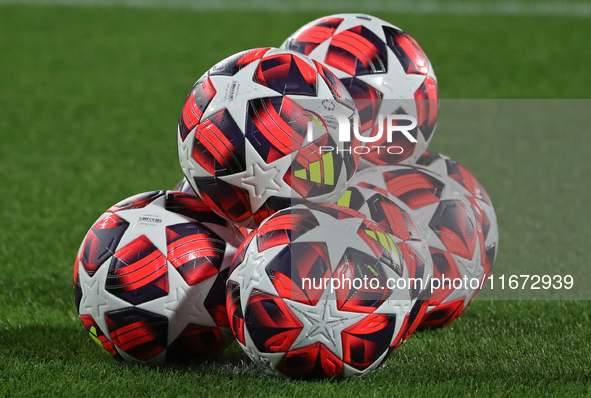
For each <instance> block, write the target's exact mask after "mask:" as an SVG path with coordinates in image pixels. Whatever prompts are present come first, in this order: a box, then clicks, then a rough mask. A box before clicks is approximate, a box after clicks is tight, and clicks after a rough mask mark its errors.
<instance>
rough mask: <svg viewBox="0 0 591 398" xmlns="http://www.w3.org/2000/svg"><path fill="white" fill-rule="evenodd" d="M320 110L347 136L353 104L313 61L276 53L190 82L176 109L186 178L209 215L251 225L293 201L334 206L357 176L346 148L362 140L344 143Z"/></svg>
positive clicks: (225, 64) (229, 63)
mask: <svg viewBox="0 0 591 398" xmlns="http://www.w3.org/2000/svg"><path fill="white" fill-rule="evenodd" d="M326 112H333V113H338V114H341V115H343V116H344V117H345V120H346V123H347V124H349V125H348V126H347V131H350V130H351V126H350V125H351V124H352V123H353V121H354V115H355V114H356V109H355V104H354V102H353V100H352V98H351V97H350V95H349V93H348V91H347V90H346V89H345V87H344V86H343V84H342V83H341V82H340V81H339V80H338V79H337V78H336V77H335V76H334V75H333V74H332V73H331V72H330V71H329V70H328V69H327V68H326V67H325V66H323V65H322V64H320V63H319V62H317V61H312V60H310V59H309V58H308V57H306V56H304V55H301V54H299V53H296V52H293V51H289V50H279V49H272V48H257V49H253V50H249V51H244V52H241V53H238V54H235V55H233V56H231V57H228V58H226V59H225V60H223V61H221V62H220V63H218V64H217V65H215V66H214V67H212V68H211V69H210V70H209V71H208V72H207V73H205V74H204V75H203V76H202V77H201V78H200V79H199V80H198V81H197V83H195V85H194V87H193V89H192V90H191V92H190V93H189V95H188V97H187V100H186V102H185V105H184V107H183V110H182V112H181V117H180V120H179V127H178V148H179V159H180V163H181V166H182V168H183V172H184V174H185V176H186V178H187V181H188V182H189V184H190V185H191V187H192V188H193V190H194V191H195V192H196V194H197V195H198V196H199V197H201V199H203V201H204V202H205V203H206V204H207V205H208V206H210V207H211V208H212V209H213V210H214V211H216V212H217V213H218V214H220V215H221V216H223V217H225V218H227V219H228V220H230V221H232V222H234V223H236V224H240V225H241V226H244V227H249V228H254V227H256V226H257V225H258V224H260V223H261V222H262V221H263V220H264V219H265V218H267V217H269V216H270V215H272V214H274V213H275V212H276V211H277V210H280V209H283V208H286V207H289V206H291V205H292V204H297V203H301V202H310V201H312V202H331V201H332V202H334V201H336V200H337V199H338V198H339V197H340V196H341V194H342V193H343V191H344V190H345V189H346V188H347V186H348V182H349V180H350V179H351V177H352V176H353V174H354V173H355V171H356V170H357V164H358V161H359V155H356V154H355V153H353V152H351V151H350V150H348V149H349V147H350V146H358V143H356V141H355V137H353V139H352V140H351V141H350V142H341V141H340V140H339V127H338V126H337V125H336V124H335V123H331V122H330V120H331V117H330V116H324V117H323V116H322V114H323V113H326ZM333 119H334V117H333ZM314 122H315V123H314ZM310 123H312V124H310ZM309 125H311V126H312V127H313V128H309ZM314 126H317V127H314ZM321 146H323V147H331V148H334V150H333V151H328V152H321V151H320V150H319V147H321Z"/></svg>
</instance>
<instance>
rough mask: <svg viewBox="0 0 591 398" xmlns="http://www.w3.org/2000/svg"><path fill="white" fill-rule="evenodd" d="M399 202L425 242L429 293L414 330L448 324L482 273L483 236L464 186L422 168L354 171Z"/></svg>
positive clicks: (475, 288) (476, 286)
mask: <svg viewBox="0 0 591 398" xmlns="http://www.w3.org/2000/svg"><path fill="white" fill-rule="evenodd" d="M356 181H364V182H365V184H366V186H370V185H371V186H374V187H375V188H374V189H376V190H379V191H382V192H387V193H388V194H389V195H392V196H394V197H395V198H397V199H399V200H400V201H402V202H403V203H404V204H405V205H406V206H407V207H408V209H409V212H410V215H411V217H412V219H413V221H414V222H415V224H416V225H417V227H418V228H419V230H420V232H421V235H422V236H423V237H424V238H425V240H426V242H427V244H428V245H429V251H430V253H431V258H432V260H433V279H432V281H431V291H432V294H431V298H430V301H429V306H428V308H427V311H426V314H425V317H424V318H423V319H422V321H421V323H420V325H419V329H425V328H435V327H443V326H447V325H449V324H450V323H451V322H452V321H453V320H455V319H456V318H457V317H458V316H460V314H461V313H462V312H463V311H464V310H465V309H466V307H467V306H468V304H470V302H471V301H472V299H473V298H474V296H475V295H476V293H478V291H479V290H480V288H481V287H482V284H483V283H484V281H485V278H486V277H488V275H485V268H484V266H483V264H485V263H486V261H485V260H484V256H485V253H484V251H483V244H482V243H481V242H482V241H483V235H482V233H481V232H480V228H481V225H480V224H479V223H478V221H477V216H476V214H475V212H474V209H473V207H472V204H471V203H470V200H468V198H467V196H466V190H465V189H464V188H463V187H462V186H461V185H459V184H458V183H456V182H455V181H454V180H453V179H452V178H450V177H447V176H442V175H439V174H437V173H434V172H432V171H430V170H427V169H425V168H422V167H415V166H404V165H396V166H376V167H373V168H370V169H367V170H364V171H362V172H360V173H358V175H357V176H356Z"/></svg>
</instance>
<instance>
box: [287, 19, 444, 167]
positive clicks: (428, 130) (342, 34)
mask: <svg viewBox="0 0 591 398" xmlns="http://www.w3.org/2000/svg"><path fill="white" fill-rule="evenodd" d="M281 48H286V49H290V50H294V51H298V52H300V53H302V54H305V55H307V56H309V57H310V58H311V59H313V60H316V61H319V62H322V63H323V64H324V65H326V67H327V68H328V69H330V70H331V72H333V73H334V74H335V75H336V76H337V77H338V78H339V79H340V80H341V82H342V83H343V84H344V85H345V87H346V88H347V89H348V90H349V92H350V94H351V96H352V97H353V99H354V100H355V103H356V106H357V109H358V110H359V117H360V122H361V130H362V133H363V134H364V135H365V136H367V137H374V138H376V140H375V141H372V142H371V143H367V145H366V147H367V148H366V149H367V152H363V153H364V154H363V156H362V158H361V161H360V168H366V167H370V166H372V165H388V164H397V163H408V164H412V163H413V162H415V161H416V160H417V159H418V158H419V156H421V154H422V153H423V151H425V150H426V149H427V146H428V145H429V142H430V141H431V139H432V137H433V133H434V131H435V128H436V126H437V118H438V113H439V95H438V89H437V78H436V77H435V73H434V72H433V67H432V66H431V63H430V62H429V59H428V58H427V56H426V55H425V53H424V52H423V50H422V49H421V47H420V46H419V45H418V44H417V42H416V41H415V40H414V39H413V38H412V37H411V36H410V35H408V34H407V33H406V32H404V31H403V30H401V29H400V28H398V27H396V26H394V25H392V24H391V23H389V22H387V21H384V20H382V19H380V18H377V17H374V16H370V15H365V14H335V15H330V16H326V17H322V18H318V19H316V20H314V21H312V22H310V23H308V24H307V25H305V26H303V27H302V28H300V29H299V30H298V31H297V32H295V33H294V34H293V35H291V36H290V37H289V38H288V39H287V40H285V42H283V44H282V45H281ZM380 115H381V116H383V118H382V117H380ZM388 115H410V116H412V117H414V118H415V119H416V122H417V126H416V127H415V128H414V129H412V130H410V131H409V134H411V135H412V136H413V138H414V140H416V142H412V141H410V140H409V139H408V137H406V136H404V135H402V134H400V133H394V135H393V136H392V140H391V141H388V140H387V138H388V137H387V135H386V130H387V126H386V124H387V123H388V120H387V116H388ZM380 129H381V131H382V135H379V131H380Z"/></svg>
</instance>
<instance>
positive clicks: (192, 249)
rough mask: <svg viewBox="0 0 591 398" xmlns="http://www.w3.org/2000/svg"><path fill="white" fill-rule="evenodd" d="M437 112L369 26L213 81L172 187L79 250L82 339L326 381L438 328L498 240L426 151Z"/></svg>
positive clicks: (310, 30)
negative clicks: (245, 363)
mask: <svg viewBox="0 0 591 398" xmlns="http://www.w3.org/2000/svg"><path fill="white" fill-rule="evenodd" d="M438 110H439V103H438V93H437V80H436V78H435V75H434V73H433V69H432V67H431V64H430V63H429V60H428V59H427V57H426V56H425V54H424V53H423V51H422V50H421V48H420V47H419V46H418V44H417V43H416V42H415V41H414V40H413V39H412V38H411V37H410V36H409V35H408V34H406V33H405V32H403V31H402V30H400V29H399V28H397V27H395V26H394V25H392V24H390V23H388V22H385V21H383V20H381V19H378V18H375V17H371V16H367V15H357V14H338V15H332V16H329V17H324V18H320V19H317V20H315V21H313V22H311V23H309V24H307V25H306V26H304V27H302V28H301V29H300V30H298V31H297V32H296V33H294V34H293V35H292V36H291V37H289V38H288V39H287V40H286V41H285V42H284V43H283V45H282V46H281V48H257V49H253V50H248V51H244V52H241V53H238V54H236V55H233V56H231V57H229V58H226V59H225V60H223V61H221V62H219V63H218V64H216V65H215V66H213V67H212V68H211V69H209V70H208V71H207V72H206V73H205V74H203V76H201V78H199V80H197V82H196V83H195V85H194V86H193V88H192V90H191V91H190V93H189V95H188V97H187V99H186V102H185V104H184V106H183V108H182V111H181V116H180V120H179V124H178V131H177V134H178V150H179V158H180V163H181V167H182V170H183V172H184V176H185V177H184V178H183V179H182V180H181V181H180V182H179V183H178V185H177V186H176V187H175V188H174V190H170V191H168V190H162V191H154V192H148V193H144V194H139V195H136V196H133V197H131V198H128V199H125V200H123V201H122V202H119V203H118V204H116V205H114V206H113V207H111V208H110V209H108V210H107V211H106V212H105V213H104V214H103V215H102V216H101V217H99V219H98V220H97V221H96V223H95V224H94V225H93V226H92V228H91V229H90V231H89V232H88V234H87V235H86V237H85V238H84V240H83V242H82V244H81V246H80V250H79V252H78V255H77V257H76V264H75V267H74V294H75V298H76V306H77V309H78V312H79V314H80V319H81V320H82V322H83V324H84V326H85V327H86V329H87V330H88V333H89V334H90V336H91V338H92V339H93V340H94V341H95V342H96V343H97V344H98V345H99V346H101V347H102V348H103V349H104V350H106V351H107V352H109V353H111V354H113V355H114V356H116V357H119V358H123V359H125V360H130V361H136V362H141V363H148V364H159V363H163V362H168V361H192V360H203V359H209V358H212V357H213V356H215V355H216V354H219V353H220V352H222V351H223V350H224V348H225V347H227V346H228V344H229V343H231V342H232V341H234V339H235V340H236V341H237V342H238V344H239V345H240V346H241V347H242V348H243V349H244V351H245V352H246V353H247V355H248V356H249V357H250V358H251V359H252V360H253V361H254V362H255V363H257V364H259V365H260V366H262V367H263V368H265V369H267V370H270V371H272V372H275V373H277V374H283V375H287V376H290V377H296V378H324V377H349V376H358V375H364V374H367V373H368V372H370V371H372V370H373V369H375V368H376V367H377V366H379V364H380V363H382V362H384V360H385V359H386V358H387V357H388V355H389V354H390V353H391V352H392V351H394V350H395V349H396V348H397V347H398V346H399V345H400V344H402V343H403V342H404V341H405V340H406V339H408V338H409V337H410V335H411V334H412V333H413V332H414V331H415V330H416V329H424V328H434V327H443V326H446V325H448V324H449V323H451V322H452V321H453V320H454V319H455V318H457V317H458V316H459V315H460V314H461V313H462V312H463V311H464V310H465V309H466V307H467V306H468V304H469V303H470V301H471V300H472V299H473V298H474V296H475V295H476V294H477V293H478V291H479V290H480V289H481V288H482V285H483V283H484V282H485V281H486V276H487V275H489V274H490V271H491V268H492V266H493V263H494V260H495V257H496V252H497V248H498V229H497V225H496V217H495V213H494V210H493V207H492V204H491V201H490V199H489V197H488V195H487V194H486V191H485V190H484V188H483V187H482V186H481V185H480V184H479V183H478V181H477V180H476V179H475V178H474V176H473V175H472V174H470V173H469V172H468V171H467V170H466V169H465V168H463V167H462V166H460V165H459V164H458V163H456V162H455V161H453V160H452V159H450V158H448V157H446V156H444V155H441V154H438V153H435V152H430V151H426V149H427V145H428V143H429V142H430V140H431V138H432V136H433V132H434V130H435V127H436V123H437V117H438ZM458 280H459V281H460V283H457V281H458ZM467 281H470V282H472V281H475V283H466V282H467ZM462 282H463V283H462Z"/></svg>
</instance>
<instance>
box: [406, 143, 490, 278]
mask: <svg viewBox="0 0 591 398" xmlns="http://www.w3.org/2000/svg"><path fill="white" fill-rule="evenodd" d="M416 165H417V166H421V167H425V168H427V169H428V170H431V171H434V172H435V173H437V174H439V175H442V176H448V177H450V178H451V179H453V180H454V181H455V182H457V183H458V184H460V185H461V186H462V187H464V188H465V189H466V191H464V192H463V193H464V194H465V195H466V197H467V198H468V200H469V201H470V204H471V205H472V209H473V210H474V214H475V215H476V222H477V223H478V225H479V228H478V232H479V233H480V232H482V239H481V240H480V243H481V245H484V247H482V246H481V251H482V252H483V253H484V256H482V267H483V268H484V273H485V275H487V276H488V275H490V274H491V272H492V267H493V265H494V264H495V260H496V258H497V253H498V251H499V226H498V224H497V215H496V213H495V209H494V207H493V204H492V201H491V200H490V197H489V196H488V193H487V192H486V190H485V189H484V187H483V186H482V184H481V183H480V182H478V180H477V179H476V177H474V175H473V174H472V173H470V172H469V171H468V170H467V169H466V168H465V167H463V166H462V165H461V164H459V163H458V162H456V161H455V160H453V159H451V158H449V157H448V156H445V155H444V154H442V153H437V152H433V151H425V153H423V155H422V156H421V157H420V158H419V160H417V163H416Z"/></svg>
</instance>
